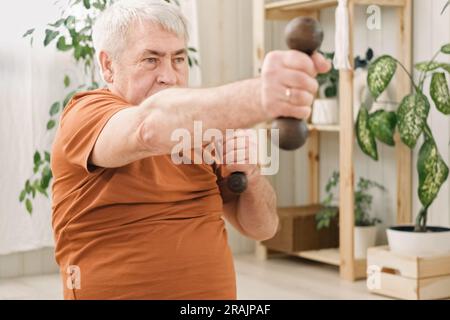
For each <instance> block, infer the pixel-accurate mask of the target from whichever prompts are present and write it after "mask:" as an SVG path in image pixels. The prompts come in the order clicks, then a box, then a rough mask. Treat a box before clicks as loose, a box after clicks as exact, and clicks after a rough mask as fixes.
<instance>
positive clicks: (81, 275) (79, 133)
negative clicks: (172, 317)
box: [51, 89, 236, 299]
mask: <svg viewBox="0 0 450 320" xmlns="http://www.w3.org/2000/svg"><path fill="white" fill-rule="evenodd" d="M130 107H132V106H130V105H129V104H128V103H127V102H126V101H124V100H123V99H121V98H120V97H118V96H116V95H114V94H112V93H111V92H110V91H108V90H107V89H99V90H94V91H90V92H84V93H81V94H77V95H75V96H74V98H73V99H72V100H71V102H70V103H69V104H68V106H67V107H66V108H65V110H64V112H63V114H62V116H61V122H60V126H59V128H58V132H57V135H56V139H55V141H54V144H53V149H52V160H51V162H52V172H53V176H54V181H53V187H52V191H53V205H52V209H53V230H54V237H55V242H56V248H55V253H56V260H57V262H58V264H59V266H60V269H61V276H62V280H63V286H64V298H65V299H235V298H236V279H235V272H234V266H233V260H232V255H231V251H230V248H229V246H228V241H227V232H226V230H225V225H224V220H223V219H222V214H223V199H222V197H221V193H220V190H219V188H218V184H217V182H218V178H219V179H220V178H221V177H220V175H219V174H216V173H217V170H216V169H217V168H216V166H211V165H206V164H201V165H194V164H193V165H186V164H184V165H175V164H173V162H172V161H171V158H170V156H155V157H149V158H145V159H142V160H139V161H136V162H133V163H130V164H128V165H126V166H124V167H120V168H114V169H106V168H98V167H94V168H92V167H91V166H90V165H89V166H88V163H87V161H88V158H89V155H90V153H91V151H92V149H93V147H94V144H95V141H96V139H97V138H98V136H99V134H100V132H101V130H102V128H103V127H104V126H105V124H106V123H107V122H108V120H109V119H110V118H111V117H112V116H113V115H114V114H115V113H116V112H118V111H120V110H122V109H124V108H130ZM74 270H76V272H75V273H73V274H72V275H71V274H70V273H71V272H73V271H74Z"/></svg>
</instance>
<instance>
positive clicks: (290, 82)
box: [282, 70, 319, 94]
mask: <svg viewBox="0 0 450 320" xmlns="http://www.w3.org/2000/svg"><path fill="white" fill-rule="evenodd" d="M282 84H283V85H284V86H286V87H288V88H296V89H303V90H306V91H308V92H310V93H312V94H315V93H316V92H317V90H318V89H319V84H318V82H317V80H316V79H315V78H313V77H311V76H309V75H308V74H307V73H305V72H301V71H294V70H286V71H285V72H284V74H283V77H282ZM283 93H284V92H283Z"/></svg>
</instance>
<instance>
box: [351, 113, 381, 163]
mask: <svg viewBox="0 0 450 320" xmlns="http://www.w3.org/2000/svg"><path fill="white" fill-rule="evenodd" d="M368 120H369V112H368V111H367V109H366V108H365V107H364V106H362V107H361V108H360V110H359V113H358V119H357V120H356V139H357V141H358V145H359V147H360V148H361V150H362V151H363V152H364V153H365V154H367V155H368V156H369V157H371V158H372V159H374V160H375V161H378V151H377V143H376V141H375V137H374V135H373V133H372V132H371V131H370V130H369V124H368Z"/></svg>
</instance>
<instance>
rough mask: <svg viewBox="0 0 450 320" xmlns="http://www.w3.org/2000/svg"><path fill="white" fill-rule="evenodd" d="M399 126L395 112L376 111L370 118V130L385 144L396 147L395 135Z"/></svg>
mask: <svg viewBox="0 0 450 320" xmlns="http://www.w3.org/2000/svg"><path fill="white" fill-rule="evenodd" d="M396 125H397V115H396V114H395V112H392V111H391V112H387V111H385V110H378V111H375V112H374V113H373V114H371V115H370V116H369V129H370V131H371V132H372V133H373V135H374V136H375V137H376V138H377V139H378V140H380V141H381V142H383V143H386V144H387V145H390V146H394V145H395V142H394V133H395V127H396Z"/></svg>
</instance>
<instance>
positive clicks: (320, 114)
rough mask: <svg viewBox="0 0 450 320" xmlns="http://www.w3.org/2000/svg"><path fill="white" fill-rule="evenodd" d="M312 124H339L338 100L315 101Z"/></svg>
mask: <svg viewBox="0 0 450 320" xmlns="http://www.w3.org/2000/svg"><path fill="white" fill-rule="evenodd" d="M311 122H312V123H313V124H336V123H338V122H339V106H338V101H337V99H317V100H315V101H314V104H313V110H312V118H311Z"/></svg>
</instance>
